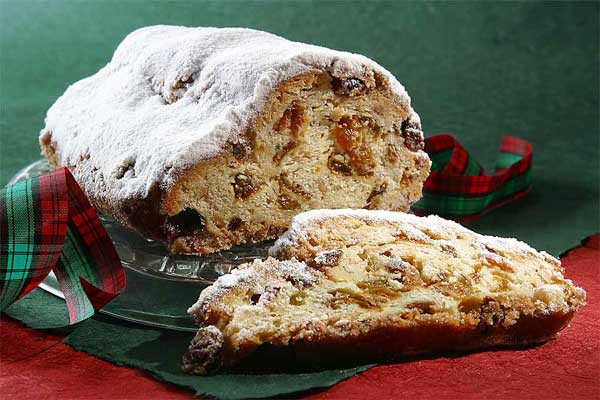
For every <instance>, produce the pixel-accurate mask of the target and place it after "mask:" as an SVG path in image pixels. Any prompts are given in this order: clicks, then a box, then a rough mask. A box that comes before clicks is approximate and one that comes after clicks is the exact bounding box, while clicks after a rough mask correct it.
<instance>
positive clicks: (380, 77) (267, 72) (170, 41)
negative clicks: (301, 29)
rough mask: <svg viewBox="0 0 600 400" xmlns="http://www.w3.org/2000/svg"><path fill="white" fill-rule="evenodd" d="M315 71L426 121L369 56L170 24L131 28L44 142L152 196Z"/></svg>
mask: <svg viewBox="0 0 600 400" xmlns="http://www.w3.org/2000/svg"><path fill="white" fill-rule="evenodd" d="M313 71H327V72H329V73H330V74H331V75H332V76H334V77H336V78H340V79H343V78H347V77H358V78H359V79H362V80H364V81H365V83H366V84H367V86H369V85H371V86H373V85H375V82H376V81H377V85H378V86H381V87H382V88H383V89H384V90H386V91H387V92H388V93H389V94H390V98H392V99H393V101H395V102H397V103H398V104H399V105H400V106H402V107H405V108H407V109H409V110H410V113H411V115H412V116H411V118H413V119H418V116H417V115H416V114H415V113H414V111H412V109H411V108H410V98H409V97H408V95H407V93H406V91H405V90H404V88H403V87H402V85H401V84H400V83H399V82H398V81H397V80H396V79H395V78H394V77H393V76H392V75H391V74H390V73H389V72H388V71H387V70H386V69H384V68H383V67H381V66H379V65H378V64H377V63H375V62H373V61H371V60H370V59H368V58H366V57H364V56H361V55H357V54H351V53H346V52H341V51H335V50H330V49H327V48H323V47H318V46H313V45H308V44H303V43H297V42H292V41H289V40H286V39H284V38H281V37H279V36H276V35H273V34H270V33H266V32H261V31H257V30H252V29H243V28H189V27H179V26H162V25H161V26H150V27H145V28H141V29H138V30H136V31H134V32H132V33H130V34H129V35H128V36H127V37H126V38H125V39H124V40H123V42H122V43H121V44H120V45H119V47H118V48H117V50H116V51H115V53H114V56H113V58H112V60H111V61H110V62H109V63H108V64H107V65H106V66H105V67H103V68H102V69H101V70H100V71H98V72H97V73H96V74H94V75H92V76H90V77H88V78H85V79H82V80H80V81H78V82H76V83H74V84H72V85H71V86H69V88H68V89H67V90H66V92H65V93H64V94H63V95H62V96H61V97H60V98H59V99H58V100H57V101H56V102H55V104H54V105H53V106H52V107H51V108H50V109H49V111H48V113H47V116H46V126H45V127H44V128H43V129H42V131H41V134H40V141H41V142H42V143H52V145H53V147H54V148H55V149H56V157H57V160H58V163H59V164H60V165H65V166H73V165H76V164H78V163H79V162H80V161H81V160H87V162H86V163H85V165H82V166H80V168H83V169H84V170H81V171H80V173H79V174H78V178H80V179H82V180H83V181H84V182H80V183H81V184H82V185H84V186H86V187H87V189H89V190H96V191H101V192H103V193H105V195H106V196H110V197H111V198H113V199H114V200H118V199H128V198H133V197H144V196H146V195H148V192H149V191H150V190H151V188H152V186H153V185H155V184H159V185H161V186H162V187H169V185H170V184H172V183H173V182H174V181H175V178H176V177H177V174H178V173H179V171H181V170H184V169H185V168H187V167H189V166H191V165H194V164H195V163H198V162H200V161H203V160H207V159H210V158H212V157H214V156H216V155H218V154H219V153H220V152H221V151H222V149H223V147H224V146H225V144H226V142H227V141H233V142H235V138H236V136H238V135H240V133H242V132H244V131H245V130H246V129H247V128H248V127H249V126H250V124H252V121H253V120H254V118H255V117H256V116H257V115H258V113H260V111H261V109H262V106H263V105H264V104H265V102H266V100H267V99H268V96H269V94H270V93H271V91H272V90H273V89H275V88H276V87H277V85H278V84H280V83H281V82H283V81H285V80H287V79H289V78H291V77H294V76H296V75H299V74H303V73H308V72H313ZM90 149H93V151H90Z"/></svg>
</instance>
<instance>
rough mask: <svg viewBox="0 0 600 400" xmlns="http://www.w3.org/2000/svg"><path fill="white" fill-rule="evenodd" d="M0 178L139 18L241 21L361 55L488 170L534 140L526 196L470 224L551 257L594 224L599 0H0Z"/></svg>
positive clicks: (25, 155) (27, 155) (35, 153)
mask: <svg viewBox="0 0 600 400" xmlns="http://www.w3.org/2000/svg"><path fill="white" fill-rule="evenodd" d="M0 5H1V7H0V13H1V19H0V27H1V28H0V29H1V31H0V33H1V68H2V70H1V73H0V89H1V94H0V96H1V98H0V102H1V113H2V114H1V121H0V123H1V140H0V144H1V151H0V155H1V160H0V163H1V175H0V184H4V183H6V182H7V180H8V179H9V178H10V177H11V176H12V175H13V174H14V173H15V172H16V171H17V170H18V169H19V168H21V167H23V166H25V165H26V164H28V163H29V162H31V161H33V160H36V159H37V158H39V149H38V145H37V134H38V132H39V130H40V129H41V128H42V126H43V119H44V115H45V112H46V110H47V109H48V107H49V106H50V105H51V104H52V103H53V102H54V100H55V99H56V98H57V97H58V96H59V95H60V94H62V93H63V91H64V90H65V89H66V87H67V86H68V85H69V84H70V83H72V82H74V81H76V80H78V79H81V78H83V77H86V76H88V75H91V74H93V73H94V72H96V71H97V70H98V69H99V68H100V67H102V66H103V65H104V64H105V63H107V62H108V61H109V59H110V57H111V55H112V52H113V51H114V49H115V48H116V46H117V45H118V43H119V42H120V41H121V40H122V39H123V37H124V36H125V35H126V34H127V33H128V32H130V31H132V30H133V29H135V28H138V27H141V26H144V25H151V24H159V23H163V24H179V25H190V26H200V25H204V26H207V25H208V26H245V27H252V28H257V29H263V30H267V31H270V32H274V33H277V34H280V35H282V36H285V37H287V38H290V39H293V40H299V41H305V42H310V43H315V44H319V45H323V46H328V47H333V48H337V49H343V50H348V51H352V52H357V53H362V54H365V55H367V56H368V57H370V58H373V59H374V60H376V61H378V62H379V63H380V64H382V65H383V66H385V67H386V68H388V69H389V70H390V71H391V72H392V73H393V74H394V75H396V77H397V78H398V80H400V81H401V82H402V83H403V84H404V85H405V86H406V88H407V90H408V92H409V93H410V95H411V97H412V100H413V105H414V108H415V109H416V110H417V112H418V113H419V114H420V115H421V118H422V121H423V126H424V129H425V132H426V134H427V135H431V134H433V133H440V132H453V133H455V134H456V135H457V136H458V138H459V139H460V141H461V142H462V143H464V145H465V146H466V148H467V149H468V150H470V151H471V153H472V154H473V155H474V156H475V157H476V158H479V159H481V160H482V161H483V162H484V163H485V164H486V165H487V166H492V164H493V159H494V156H495V154H496V151H497V146H498V145H499V143H500V138H501V136H502V135H503V134H512V135H517V136H521V137H523V138H525V139H528V140H530V141H531V142H532V143H533V146H534V152H535V155H534V157H535V158H534V178H533V179H534V185H535V187H534V190H533V192H532V193H531V194H529V195H528V196H527V197H526V198H525V199H523V200H521V201H519V202H517V203H514V204H512V205H509V206H505V207H503V208H501V209H499V210H497V211H494V212H493V213H491V214H490V215H488V216H486V217H484V218H482V219H481V220H479V221H477V222H476V223H471V224H469V226H470V227H472V228H474V229H477V230H479V231H481V232H483V233H493V234H497V235H506V236H515V237H518V238H520V239H522V240H525V241H527V242H529V243H531V244H532V245H534V246H536V247H540V248H544V249H547V250H549V251H550V252H552V253H554V254H558V253H560V252H561V251H564V250H566V249H567V248H568V247H570V246H572V245H575V244H576V243H578V242H579V240H580V239H582V238H583V237H585V236H586V235H588V234H590V233H593V232H595V231H598V218H599V209H598V196H599V192H598V185H599V164H598V152H599V142H598V138H599V127H598V124H599V122H598V121H599V115H598V90H599V89H598V88H599V81H598V76H599V72H598V65H599V64H598V63H599V59H598V57H599V56H598V55H599V51H598V36H599V31H598V12H599V9H598V3H597V2H587V3H582V2H577V3H575V2H571V3H558V2H553V3H533V2H516V3H508V2H502V3H485V4H483V3H466V2H460V3H452V2H428V3H421V2H394V3H392V2H361V3H358V2H327V3H317V2H277V3H271V2H212V3H205V2H152V1H96V2H92V1H79V2H74V1H73V2H65V1H47V2H41V1H38V2H32V1H0Z"/></svg>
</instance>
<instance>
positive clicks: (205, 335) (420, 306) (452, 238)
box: [183, 210, 585, 374]
mask: <svg viewBox="0 0 600 400" xmlns="http://www.w3.org/2000/svg"><path fill="white" fill-rule="evenodd" d="M270 253H271V255H272V256H274V257H277V258H279V259H281V260H277V259H275V258H268V259H267V260H266V261H255V262H254V263H251V264H245V265H242V266H240V267H239V268H238V269H237V270H234V271H233V272H232V273H231V274H228V275H224V276H223V277H221V278H219V279H218V280H217V281H216V282H215V283H214V284H213V285H212V286H210V287H208V288H206V289H205V290H204V291H203V292H202V293H201V295H200V298H199V300H198V302H197V303H196V304H194V305H193V306H192V307H191V308H190V309H189V312H190V313H191V314H193V315H195V317H196V320H197V323H198V324H199V325H200V329H199V331H198V333H197V335H196V337H195V338H194V340H193V341H192V343H191V345H190V348H189V352H188V354H187V355H186V356H185V357H184V366H183V368H184V370H185V371H187V372H190V373H196V374H205V373H210V372H211V371H214V370H216V369H218V368H221V367H227V366H231V365H234V364H235V363H237V362H239V361H240V360H242V359H244V358H245V357H246V356H248V355H249V354H250V353H252V352H253V351H254V350H255V349H257V348H258V347H259V346H261V345H263V344H270V345H274V346H293V347H294V348H295V350H296V351H297V354H305V355H309V356H310V355H311V354H312V355H315V359H319V358H320V359H327V356H328V355H335V358H336V359H338V358H342V357H343V358H351V359H353V358H359V359H362V360H364V359H367V360H377V359H389V358H394V357H397V356H411V355H416V354H421V353H427V352H440V351H441V352H457V351H466V350H473V349H479V348H484V347H488V346H506V345H524V344H532V343H539V342H543V341H546V340H548V339H551V338H553V337H554V336H555V335H556V334H557V333H558V332H559V331H560V330H561V329H563V328H564V327H565V326H567V324H568V323H569V321H570V320H571V318H572V317H573V314H574V313H575V312H576V311H577V310H578V309H579V308H580V307H582V306H583V305H584V304H585V292H584V291H583V289H581V288H578V287H576V286H574V285H573V283H572V282H571V281H570V280H568V279H565V278H564V276H563V270H562V268H561V265H560V262H559V261H558V260H557V259H556V258H554V257H552V256H550V255H549V254H547V253H545V252H543V251H542V252H538V251H536V250H534V249H533V248H531V247H529V246H528V245H527V244H525V243H523V242H519V241H517V240H515V239H504V238H497V237H490V236H483V235H479V234H477V233H474V232H472V231H470V230H468V229H466V228H464V227H462V226H461V225H459V224H457V223H455V222H451V221H446V220H443V219H441V218H439V217H435V216H430V217H426V218H425V217H416V216H413V215H409V214H404V213H392V212H385V211H367V210H329V211H327V210H315V211H309V212H306V213H303V214H300V215H299V216H297V217H296V218H294V220H293V222H292V224H291V227H290V229H289V230H288V231H287V232H286V233H285V234H284V235H283V236H282V237H281V238H280V239H279V240H278V241H277V242H276V243H275V245H274V246H273V247H272V248H271V251H270Z"/></svg>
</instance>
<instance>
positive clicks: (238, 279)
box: [188, 258, 322, 316]
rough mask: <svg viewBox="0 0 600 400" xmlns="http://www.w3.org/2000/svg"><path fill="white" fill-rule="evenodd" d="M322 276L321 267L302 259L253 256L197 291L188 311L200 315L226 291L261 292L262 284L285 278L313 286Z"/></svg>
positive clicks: (305, 285) (300, 285) (272, 284)
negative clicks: (245, 290) (253, 257)
mask: <svg viewBox="0 0 600 400" xmlns="http://www.w3.org/2000/svg"><path fill="white" fill-rule="evenodd" d="M321 276H322V273H321V272H320V271H318V270H316V269H313V268H310V267H309V266H308V265H306V263H304V262H303V261H297V260H295V259H292V260H282V261H278V260H275V259H273V258H269V259H267V260H265V261H260V260H255V261H254V262H253V263H251V264H244V265H241V266H239V267H238V268H236V269H234V270H233V271H231V272H230V273H229V274H226V275H223V276H221V277H219V279H217V280H216V281H215V282H214V283H213V284H212V285H211V286H209V287H207V288H206V289H204V290H203V291H202V293H200V297H199V298H198V301H197V302H196V303H195V304H194V305H192V306H191V307H190V308H189V309H188V313H189V314H192V315H196V316H199V315H200V314H202V313H203V312H204V308H205V306H206V305H207V304H209V303H211V302H213V301H215V299H217V298H219V297H222V296H224V294H225V293H226V292H227V291H237V290H241V289H243V288H245V289H247V290H256V291H258V292H260V293H261V295H262V294H263V292H264V288H265V287H268V286H278V285H281V284H283V283H285V282H287V283H289V284H291V285H294V286H297V287H299V288H304V287H307V286H312V285H315V284H316V283H317V282H318V280H319V278H320V277H321ZM261 298H262V296H261ZM263 300H265V299H263ZM259 305H260V304H259Z"/></svg>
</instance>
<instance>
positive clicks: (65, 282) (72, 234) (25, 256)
mask: <svg viewBox="0 0 600 400" xmlns="http://www.w3.org/2000/svg"><path fill="white" fill-rule="evenodd" d="M50 271H54V274H55V275H56V277H57V279H58V281H59V283H60V287H61V290H62V292H63V294H64V295H65V300H66V303H67V308H68V310H69V321H70V323H71V324H74V323H76V322H80V321H82V320H84V319H86V318H88V317H90V316H92V315H93V314H94V311H95V310H99V309H100V308H102V307H103V306H104V305H106V304H107V303H108V302H109V301H110V300H112V299H113V298H114V297H115V296H117V295H118V294H119V293H121V292H122V291H123V290H124V288H125V273H124V271H123V267H122V266H121V261H120V260H119V257H118V256H117V252H116V250H115V248H114V246H113V243H112V241H111V240H110V238H109V236H108V234H107V232H106V230H105V229H104V227H103V226H102V223H101V222H100V219H99V218H98V216H97V214H96V211H94V209H93V208H92V206H91V205H90V203H89V202H88V200H87V198H86V197H85V195H84V194H83V192H82V191H81V189H80V188H79V186H78V185H77V182H76V181H75V179H74V178H73V176H72V175H71V173H70V172H69V170H68V169H67V168H60V169H57V170H55V171H51V172H48V173H46V174H43V175H41V176H39V177H37V178H33V179H29V180H25V181H21V182H19V183H17V184H15V185H13V186H10V187H6V188H4V189H2V190H1V191H0V310H3V309H4V308H6V307H7V306H8V305H10V304H11V303H12V302H13V301H15V300H17V299H19V298H21V297H23V296H25V295H26V294H27V293H28V292H30V291H31V290H33V289H34V288H35V287H37V286H38V285H39V284H40V283H41V282H42V281H43V280H44V279H45V278H46V276H48V274H49V273H50Z"/></svg>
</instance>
